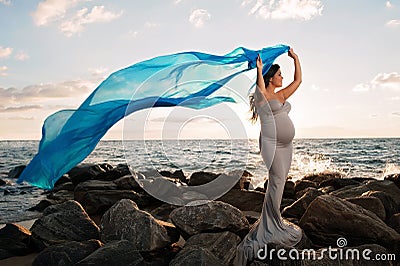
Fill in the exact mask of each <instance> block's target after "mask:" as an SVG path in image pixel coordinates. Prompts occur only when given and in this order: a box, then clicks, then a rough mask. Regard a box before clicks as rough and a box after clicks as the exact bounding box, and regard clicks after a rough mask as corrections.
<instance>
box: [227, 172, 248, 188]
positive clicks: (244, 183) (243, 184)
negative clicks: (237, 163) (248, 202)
mask: <svg viewBox="0 0 400 266" xmlns="http://www.w3.org/2000/svg"><path fill="white" fill-rule="evenodd" d="M229 175H232V176H237V177H239V176H240V178H239V181H238V182H237V183H236V184H235V186H234V187H233V188H234V189H248V186H249V183H250V181H251V177H252V176H253V174H251V173H250V172H249V171H247V170H244V171H243V170H234V171H232V172H230V173H229Z"/></svg>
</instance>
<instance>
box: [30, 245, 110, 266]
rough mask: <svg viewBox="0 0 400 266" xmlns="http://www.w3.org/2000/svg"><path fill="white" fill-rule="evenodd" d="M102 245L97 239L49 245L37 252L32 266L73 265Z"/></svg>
mask: <svg viewBox="0 0 400 266" xmlns="http://www.w3.org/2000/svg"><path fill="white" fill-rule="evenodd" d="M101 246H102V244H101V242H100V241H99V240H94V239H92V240H87V241H83V242H77V241H68V242H65V243H62V244H58V245H54V246H50V247H48V248H46V249H45V250H43V251H42V252H40V253H39V255H38V256H37V257H36V258H35V260H34V261H33V263H32V265H33V266H47V265H74V264H75V263H77V262H79V261H80V260H82V259H84V258H86V257H87V256H89V255H90V254H91V253H93V252H94V251H95V250H97V249H98V248H100V247H101Z"/></svg>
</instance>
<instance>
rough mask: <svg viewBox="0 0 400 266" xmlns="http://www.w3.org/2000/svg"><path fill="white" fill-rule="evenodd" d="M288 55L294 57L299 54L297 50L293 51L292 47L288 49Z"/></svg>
mask: <svg viewBox="0 0 400 266" xmlns="http://www.w3.org/2000/svg"><path fill="white" fill-rule="evenodd" d="M288 56H290V57H291V58H293V59H296V58H297V54H295V52H293V48H290V49H289V51H288Z"/></svg>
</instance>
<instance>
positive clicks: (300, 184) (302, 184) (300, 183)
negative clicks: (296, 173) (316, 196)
mask: <svg viewBox="0 0 400 266" xmlns="http://www.w3.org/2000/svg"><path fill="white" fill-rule="evenodd" d="M309 187H313V188H316V187H318V184H317V183H315V182H313V181H309V180H297V181H296V182H295V184H294V190H295V192H296V193H297V192H299V191H302V190H304V189H306V188H309Z"/></svg>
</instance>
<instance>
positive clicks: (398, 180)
mask: <svg viewBox="0 0 400 266" xmlns="http://www.w3.org/2000/svg"><path fill="white" fill-rule="evenodd" d="M384 179H385V180H389V181H392V182H393V183H395V184H396V186H397V187H399V188H400V173H396V174H390V175H387V176H385V177H384Z"/></svg>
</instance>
